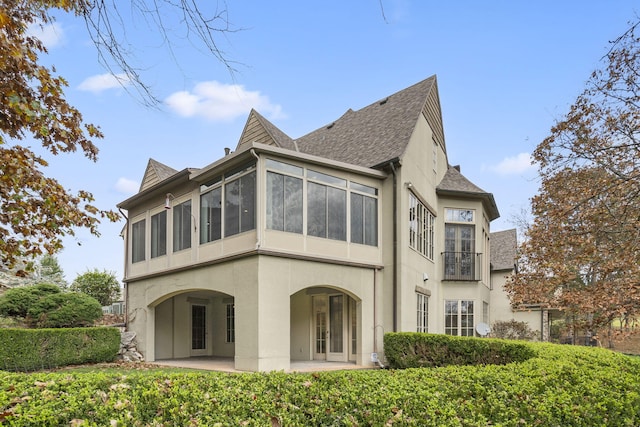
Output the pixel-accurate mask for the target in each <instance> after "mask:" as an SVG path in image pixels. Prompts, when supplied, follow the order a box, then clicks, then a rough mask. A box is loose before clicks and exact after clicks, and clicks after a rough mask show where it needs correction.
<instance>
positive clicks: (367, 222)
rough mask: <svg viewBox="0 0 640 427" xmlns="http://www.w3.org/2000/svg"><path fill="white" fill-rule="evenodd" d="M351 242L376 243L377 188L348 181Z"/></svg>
mask: <svg viewBox="0 0 640 427" xmlns="http://www.w3.org/2000/svg"><path fill="white" fill-rule="evenodd" d="M350 189H351V243H361V244H365V245H370V246H377V245H378V199H377V198H376V196H377V194H378V190H377V189H375V188H373V187H369V186H367V185H362V184H358V183H355V182H351V183H350Z"/></svg>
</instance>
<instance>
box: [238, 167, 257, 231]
mask: <svg viewBox="0 0 640 427" xmlns="http://www.w3.org/2000/svg"><path fill="white" fill-rule="evenodd" d="M240 203H241V206H240V232H244V231H249V230H253V229H254V228H256V173H255V172H251V173H249V174H247V175H245V176H243V177H241V178H240Z"/></svg>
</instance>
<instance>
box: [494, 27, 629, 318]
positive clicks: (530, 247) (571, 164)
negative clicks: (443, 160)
mask: <svg viewBox="0 0 640 427" xmlns="http://www.w3.org/2000/svg"><path fill="white" fill-rule="evenodd" d="M637 26H638V23H636V24H635V25H632V26H631V27H630V29H629V30H628V31H627V32H626V33H625V34H624V35H623V36H621V37H620V38H619V39H618V40H616V41H615V42H614V44H613V46H612V48H611V50H610V51H609V53H608V54H607V55H606V63H605V66H604V67H603V68H602V69H599V70H597V71H595V72H594V73H593V74H592V75H591V77H590V79H589V80H588V82H587V85H586V89H585V90H584V92H583V93H582V94H581V95H580V96H579V97H578V98H577V100H576V101H575V103H574V105H573V106H572V107H571V109H570V111H569V112H568V113H567V115H566V116H565V117H564V118H563V119H562V120H560V121H559V122H558V123H557V124H556V125H555V126H554V127H553V128H552V129H551V134H550V135H549V136H548V137H547V138H546V139H545V140H544V141H543V142H542V143H541V144H540V145H539V146H538V147H537V149H536V150H535V151H534V153H533V158H534V161H535V163H536V164H537V165H538V167H539V173H540V177H541V187H540V191H539V194H537V195H536V196H535V197H534V198H533V199H532V214H533V216H534V221H533V223H532V225H531V226H530V228H529V229H528V230H527V232H526V239H525V241H524V242H523V244H522V246H521V259H520V272H519V274H518V275H516V276H515V277H514V278H513V280H512V281H511V282H510V283H509V284H508V285H507V288H508V290H509V292H510V294H511V297H512V302H513V304H514V305H516V306H522V305H527V304H541V305H542V306H545V307H551V308H558V309H561V310H563V311H564V312H565V313H566V314H567V315H569V317H570V318H571V319H573V320H577V321H578V323H579V324H580V325H578V326H581V327H585V328H589V329H597V328H598V327H601V326H605V325H609V324H610V323H611V321H612V320H613V319H616V318H619V319H623V320H624V319H633V318H635V317H637V316H638V315H639V314H640V140H638V138H639V137H640V38H638V37H637V36H636V35H635V33H634V32H635V31H636V29H637Z"/></svg>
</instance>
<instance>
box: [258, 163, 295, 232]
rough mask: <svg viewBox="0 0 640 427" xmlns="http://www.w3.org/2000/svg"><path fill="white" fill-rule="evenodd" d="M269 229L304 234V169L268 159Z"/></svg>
mask: <svg viewBox="0 0 640 427" xmlns="http://www.w3.org/2000/svg"><path fill="white" fill-rule="evenodd" d="M266 164H267V168H268V169H272V170H268V171H267V228H269V229H271V230H280V231H288V232H290V233H299V234H302V174H303V169H302V168H301V167H298V166H293V165H290V164H288V163H282V162H277V161H275V160H271V159H267V162H266Z"/></svg>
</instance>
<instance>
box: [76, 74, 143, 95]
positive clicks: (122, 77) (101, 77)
mask: <svg viewBox="0 0 640 427" xmlns="http://www.w3.org/2000/svg"><path fill="white" fill-rule="evenodd" d="M129 82H130V80H129V78H128V77H127V75H126V74H115V75H114V74H109V73H107V74H98V75H96V76H91V77H88V78H86V79H84V81H83V82H82V83H80V86H78V89H80V90H85V91H87V92H93V93H100V92H102V91H104V90H107V89H117V88H121V87H123V86H127V85H128V84H129Z"/></svg>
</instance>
